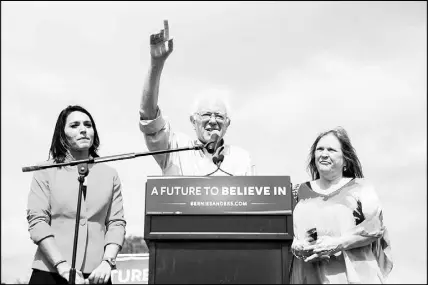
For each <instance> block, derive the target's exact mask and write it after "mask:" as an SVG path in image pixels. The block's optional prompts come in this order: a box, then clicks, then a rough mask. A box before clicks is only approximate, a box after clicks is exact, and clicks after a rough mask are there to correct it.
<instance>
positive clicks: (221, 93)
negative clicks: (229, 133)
mask: <svg viewBox="0 0 428 285" xmlns="http://www.w3.org/2000/svg"><path fill="white" fill-rule="evenodd" d="M229 98H230V92H229V91H228V90H225V89H207V90H204V91H202V92H199V93H198V94H196V96H195V99H194V100H193V104H192V107H191V109H190V115H194V114H196V113H197V112H198V109H199V106H200V105H201V103H202V102H214V101H221V102H223V104H224V106H225V107H226V114H227V117H229V118H230V116H231V108H230V103H229V102H230V101H229Z"/></svg>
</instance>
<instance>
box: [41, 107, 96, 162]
mask: <svg viewBox="0 0 428 285" xmlns="http://www.w3.org/2000/svg"><path fill="white" fill-rule="evenodd" d="M74 111H79V112H82V113H85V114H86V115H88V117H89V119H91V123H92V128H93V129H94V141H93V144H92V146H91V147H90V148H89V155H91V156H92V157H99V155H98V153H97V151H98V147H99V145H100V139H99V137H98V131H97V127H96V125H95V121H94V119H93V118H92V116H91V114H90V113H89V112H88V111H87V110H86V109H85V108H83V107H81V106H78V105H74V106H68V107H67V108H65V109H64V110H62V111H61V113H60V114H59V116H58V119H57V121H56V125H55V130H54V133H53V136H52V143H51V147H50V149H49V158H48V160H49V159H50V158H51V157H52V159H53V160H54V161H55V162H56V163H62V162H64V161H65V158H66V157H67V154H68V152H69V150H70V145H69V143H68V141H67V137H66V135H65V131H64V129H65V123H66V121H67V117H68V115H70V113H72V112H74Z"/></svg>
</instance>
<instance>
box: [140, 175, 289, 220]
mask: <svg viewBox="0 0 428 285" xmlns="http://www.w3.org/2000/svg"><path fill="white" fill-rule="evenodd" d="M289 195H291V184H290V177H289V176H207V177H199V176H198V177H195V176H190V177H182V176H180V177H179V178H176V177H149V178H148V180H147V184H146V214H147V215H171V214H177V215H179V214H191V215H203V214H291V199H290V198H289V197H286V196H289Z"/></svg>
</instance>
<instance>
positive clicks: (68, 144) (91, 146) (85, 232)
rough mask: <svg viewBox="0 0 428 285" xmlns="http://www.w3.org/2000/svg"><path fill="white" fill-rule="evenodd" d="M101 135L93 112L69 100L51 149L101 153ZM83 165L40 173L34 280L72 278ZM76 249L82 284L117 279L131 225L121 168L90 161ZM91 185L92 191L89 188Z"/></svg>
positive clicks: (71, 154)
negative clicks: (120, 255)
mask: <svg viewBox="0 0 428 285" xmlns="http://www.w3.org/2000/svg"><path fill="white" fill-rule="evenodd" d="M99 144H100V139H99V137H98V132H97V128H96V125H95V121H94V119H93V118H92V116H91V114H90V113H89V112H88V111H87V110H86V109H84V108H82V107H80V106H68V107H67V108H65V109H64V110H62V111H61V113H60V114H59V116H58V120H57V122H56V126H55V130H54V134H53V137H52V143H51V147H50V150H49V159H48V161H49V162H50V163H63V162H70V161H74V160H81V159H88V158H91V157H98V153H97V151H98V147H99ZM78 177H79V174H78V170H77V166H63V167H52V168H48V169H44V170H40V171H37V172H35V173H34V176H33V180H32V183H31V189H30V193H29V196H28V207H27V220H28V224H29V227H28V230H29V232H30V236H31V239H32V240H33V242H34V243H35V244H36V245H37V246H38V248H37V251H36V254H35V257H34V261H33V264H32V268H33V272H32V275H31V278H30V284H68V280H69V275H70V269H71V261H72V251H73V241H74V230H75V221H76V210H77V209H76V208H77V199H78V193H79V182H78V180H77V179H78ZM85 180H86V181H85V182H86V187H85V188H84V191H83V197H82V205H81V212H80V222H79V227H80V228H79V236H78V242H77V245H78V246H77V251H76V252H77V254H76V266H75V267H76V280H75V282H76V284H83V283H85V282H86V283H88V282H90V283H95V284H111V280H110V275H111V270H112V269H114V268H115V259H116V256H117V254H118V252H119V251H120V248H121V247H122V245H123V242H124V238H125V226H126V222H125V219H124V211H123V199H122V193H121V188H122V187H121V182H120V179H119V176H118V173H117V171H116V170H115V169H113V168H112V167H110V166H107V165H106V164H103V163H99V164H90V165H89V174H88V176H87V177H86V178H85ZM86 189H87V191H86Z"/></svg>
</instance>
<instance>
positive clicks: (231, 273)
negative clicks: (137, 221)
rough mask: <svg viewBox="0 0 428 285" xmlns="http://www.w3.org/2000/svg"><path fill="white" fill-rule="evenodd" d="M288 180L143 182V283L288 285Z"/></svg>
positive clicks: (173, 179)
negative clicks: (146, 261) (145, 265)
mask: <svg viewBox="0 0 428 285" xmlns="http://www.w3.org/2000/svg"><path fill="white" fill-rule="evenodd" d="M293 208H294V200H293V196H292V192H291V183H290V177H288V176H211V177H183V176H177V177H149V179H148V180H147V183H146V210H145V221H144V223H145V225H144V239H145V240H146V242H147V245H148V248H149V253H150V257H149V276H148V283H149V284H168V283H169V284H171V283H172V284H207V283H208V284H227V283H229V284H239V283H241V284H242V283H244V284H287V283H288V274H289V273H288V272H289V267H290V258H291V253H290V246H291V243H292V240H293V220H292V209H293Z"/></svg>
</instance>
